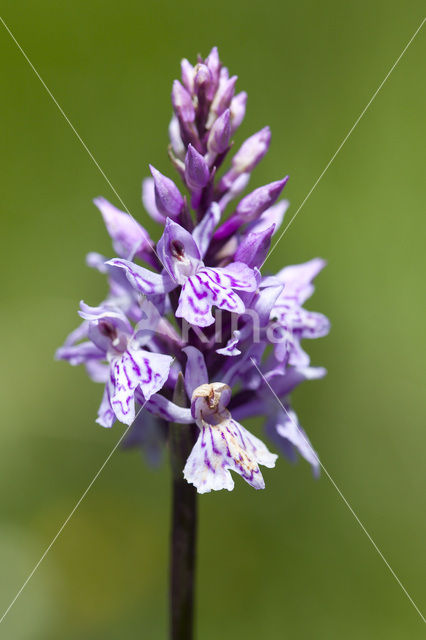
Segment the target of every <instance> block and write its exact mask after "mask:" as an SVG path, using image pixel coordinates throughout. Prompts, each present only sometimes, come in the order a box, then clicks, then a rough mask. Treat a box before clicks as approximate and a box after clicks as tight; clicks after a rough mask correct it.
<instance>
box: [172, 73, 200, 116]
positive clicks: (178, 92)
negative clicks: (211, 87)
mask: <svg viewBox="0 0 426 640" xmlns="http://www.w3.org/2000/svg"><path fill="white" fill-rule="evenodd" d="M172 104H173V109H174V110H175V113H176V115H177V117H178V118H179V120H180V121H181V122H184V123H190V122H194V120H195V109H194V105H193V104H192V100H191V96H190V95H189V93H188V91H187V90H186V89H185V88H184V87H183V86H182V85H181V83H180V82H179V80H175V81H174V82H173V88H172Z"/></svg>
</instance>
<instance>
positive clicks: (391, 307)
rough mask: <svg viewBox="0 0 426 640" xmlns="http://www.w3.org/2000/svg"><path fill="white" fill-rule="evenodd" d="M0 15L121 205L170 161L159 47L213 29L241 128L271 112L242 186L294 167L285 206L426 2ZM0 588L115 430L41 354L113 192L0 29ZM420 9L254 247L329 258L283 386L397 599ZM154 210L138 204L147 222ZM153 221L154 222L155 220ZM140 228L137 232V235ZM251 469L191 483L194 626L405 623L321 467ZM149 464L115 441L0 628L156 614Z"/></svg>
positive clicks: (128, 634) (156, 530)
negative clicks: (101, 205)
mask: <svg viewBox="0 0 426 640" xmlns="http://www.w3.org/2000/svg"><path fill="white" fill-rule="evenodd" d="M2 5H3V9H2V15H3V18H4V19H5V21H6V22H7V24H8V25H9V27H10V28H11V30H12V31H13V33H14V34H15V36H16V38H17V40H18V41H19V43H20V44H21V45H22V47H23V48H24V50H25V51H26V52H27V54H28V56H29V58H30V59H31V61H32V62H33V64H34V65H35V66H36V67H37V69H38V70H39V72H40V74H41V75H42V77H43V78H44V80H45V81H46V83H47V85H48V86H49V88H50V89H51V91H52V92H53V94H54V95H55V97H56V99H57V100H58V101H59V103H60V104H61V105H62V106H63V108H64V110H65V112H66V113H67V114H68V116H69V117H70V119H71V121H72V123H73V124H74V125H75V127H76V129H77V130H78V132H79V134H80V135H81V136H82V138H83V139H84V141H85V142H86V144H87V145H88V147H89V148H90V149H91V151H92V152H93V154H94V156H95V157H96V159H97V161H98V162H99V164H100V165H101V166H102V168H103V170H104V171H105V173H106V174H107V175H108V177H109V178H110V180H111V182H112V184H113V185H114V187H115V188H116V189H117V191H118V192H119V194H120V195H121V197H122V198H123V200H124V201H125V203H126V204H127V206H128V207H129V208H130V210H131V211H132V212H133V214H134V215H135V216H136V217H137V218H139V219H140V220H141V221H142V223H143V224H145V225H146V226H148V227H150V222H149V221H148V219H147V216H146V214H145V213H144V212H143V209H142V205H141V202H140V184H141V179H142V178H143V177H144V176H146V175H147V173H148V167H147V165H148V162H152V163H153V164H154V165H155V166H157V167H158V168H159V169H161V170H163V171H169V166H168V160H167V155H166V144H167V125H168V121H169V117H170V112H171V109H170V103H169V96H170V87H171V82H172V80H173V79H174V78H175V77H176V76H177V74H178V72H179V61H180V58H181V57H183V56H186V57H188V58H190V59H191V60H194V58H195V56H196V54H197V52H201V53H203V54H205V55H206V54H207V53H208V51H209V50H210V48H211V46H212V45H214V44H217V45H218V46H219V50H220V54H221V57H222V60H223V61H224V62H225V64H227V65H228V66H229V67H230V70H231V71H232V72H233V73H237V74H238V75H239V84H238V87H239V89H245V90H247V91H248V93H249V103H248V113H247V117H246V121H245V124H244V125H243V127H242V129H241V132H240V133H239V135H238V138H237V141H240V140H242V136H243V135H244V136H247V135H249V134H251V133H252V132H254V131H256V130H257V129H259V128H260V127H262V126H264V125H265V124H269V125H271V127H272V132H273V137H272V146H271V150H270V153H269V154H268V156H267V157H266V158H265V160H264V161H263V163H262V164H261V165H260V166H259V167H258V168H257V169H256V172H255V174H254V176H253V180H252V185H253V186H258V185H260V184H262V183H264V182H266V181H270V180H273V179H277V178H279V177H281V176H282V175H283V174H285V173H290V176H291V180H290V183H289V185H288V186H287V188H286V196H287V197H288V198H290V200H291V203H292V206H291V209H290V211H289V213H288V214H287V216H288V219H289V216H290V215H291V214H292V213H294V212H295V211H296V209H297V207H298V205H299V204H300V203H301V202H302V200H303V199H304V197H305V196H306V194H307V193H308V191H309V190H310V188H311V187H312V185H313V184H314V182H315V180H316V179H317V177H318V176H319V174H320V173H321V171H322V170H323V168H324V167H325V165H326V164H327V162H328V161H329V159H330V158H331V156H332V154H333V153H334V152H335V151H336V149H337V147H338V146H339V144H340V142H341V141H342V139H343V138H344V136H345V135H346V133H347V132H348V130H349V129H350V127H351V126H352V124H353V123H354V121H355V119H356V118H357V116H358V115H359V114H360V112H361V111H362V109H363V108H364V106H365V105H366V103H367V102H368V100H369V99H370V97H371V95H372V94H373V92H374V91H375V90H376V88H377V87H378V85H379V84H380V82H381V81H382V80H383V78H384V77H385V75H386V73H387V72H388V70H389V69H390V67H391V66H392V64H393V62H394V61H395V60H396V58H397V57H398V55H399V54H400V53H401V51H402V49H403V47H404V46H405V44H406V43H407V42H408V40H409V39H410V37H411V35H412V34H413V33H414V31H415V30H416V28H417V27H418V26H419V24H420V22H421V20H422V18H423V13H424V4H423V3H422V2H420V1H415V2H410V3H407V2H396V1H395V0H391V1H390V2H389V1H387V2H378V1H373V2H361V3H360V2H349V3H342V2H338V1H337V0H325V2H321V3H319V2H313V1H302V2H297V3H296V2H291V3H290V2H287V1H284V2H282V1H281V2H280V1H275V2H272V1H265V2H261V3H260V2H259V3H254V2H253V3H248V2H243V1H242V0H241V1H240V0H238V1H235V0H233V1H232V0H231V1H229V0H227V1H224V0H216V2H214V3H201V2H189V1H188V0H182V1H180V2H173V1H172V0H170V1H168V2H155V1H154V2H150V3H148V2H136V1H129V0H123V1H122V2H120V3H109V2H100V1H89V2H87V1H86V2H83V1H81V0H73V2H65V3H57V2H53V1H51V2H42V1H36V2H11V1H9V0H6V1H4V2H3V3H2ZM0 49H1V67H2V93H3V99H2V100H1V104H0V111H1V127H2V153H1V162H2V166H1V175H2V182H3V187H2V197H1V231H2V233H1V239H2V251H1V258H0V259H1V263H2V265H1V271H2V276H3V278H2V298H3V304H2V313H1V336H2V341H1V352H2V363H3V366H2V372H1V391H2V393H1V406H2V431H1V445H0V465H1V483H0V516H1V518H0V519H1V524H0V566H1V581H0V582H1V585H0V609H1V610H2V611H3V610H4V609H6V607H7V606H8V605H9V603H10V602H11V600H12V598H13V597H14V596H15V594H16V592H17V591H18V589H19V588H20V587H21V585H22V583H23V582H24V580H25V579H26V577H27V576H28V574H29V572H30V571H31V570H32V568H33V567H34V565H35V563H36V562H37V560H38V559H39V558H40V556H41V554H42V552H43V551H44V550H45V548H46V547H47V545H48V544H49V542H50V541H51V539H52V538H53V536H54V535H55V533H56V532H57V530H58V529H59V527H60V525H61V524H62V523H63V521H64V520H65V518H66V517H67V515H68V514H69V513H70V511H71V509H72V508H73V506H74V505H75V503H76V501H77V500H78V498H79V497H80V496H81V494H82V492H83V491H84V489H85V488H86V487H87V485H88V484H89V482H90V480H91V479H92V478H93V476H94V474H95V473H96V471H97V470H98V469H99V467H100V466H101V464H102V463H103V461H104V460H105V458H106V456H107V455H108V453H109V452H110V450H111V449H112V447H113V446H114V444H115V442H116V441H117V440H118V438H119V436H120V434H121V433H122V427H121V426H120V425H116V426H115V427H114V429H112V430H111V431H107V430H103V429H102V428H100V427H99V426H97V425H96V424H95V423H94V418H95V414H96V409H97V405H98V403H99V400H100V387H98V386H96V385H94V384H92V383H90V382H89V381H88V380H87V379H86V376H85V373H84V371H83V370H80V369H78V368H71V367H69V366H66V365H65V364H64V363H55V362H54V361H53V354H54V351H55V348H56V347H57V346H58V345H59V344H61V342H62V341H63V339H64V337H65V335H66V334H67V333H68V332H69V331H70V330H71V329H72V328H74V327H75V326H76V323H77V315H76V309H77V305H78V302H79V300H80V298H84V300H86V301H87V302H88V303H90V304H96V303H97V302H98V301H99V300H100V299H102V297H103V295H104V292H105V285H104V281H103V278H102V277H100V276H99V275H98V274H96V273H95V272H92V271H90V270H89V269H87V268H86V267H85V264H84V257H85V254H86V253H87V252H88V251H90V250H96V251H100V252H102V253H104V254H107V255H112V250H111V248H110V243H109V239H108V237H107V235H106V233H105V231H104V228H103V225H102V222H101V218H100V216H99V215H98V213H97V211H96V209H95V207H94V206H93V205H92V203H91V200H92V198H93V197H95V196H98V195H101V194H102V195H104V196H106V197H107V198H110V199H111V201H112V202H114V203H115V204H119V203H118V202H117V200H116V198H115V197H114V194H113V193H112V192H111V190H110V188H109V187H108V184H107V183H106V182H105V180H104V179H103V178H102V176H101V175H100V173H99V172H98V170H97V169H96V167H95V166H94V164H93V163H92V161H91V160H90V158H89V156H88V155H87V153H86V152H85V151H84V149H83V148H82V147H81V145H80V143H79V142H78V140H77V139H76V137H75V136H74V134H73V132H72V131H71V129H70V128H69V126H68V125H67V123H66V122H65V120H64V118H63V117H62V116H61V114H60V113H59V111H58V109H57V107H56V106H55V105H54V104H53V102H52V100H51V99H50V98H49V96H48V95H47V94H46V92H45V90H44V89H43V87H42V85H41V83H40V82H39V80H38V79H37V78H36V76H35V75H34V73H33V71H32V70H31V68H30V67H29V65H28V63H27V62H26V61H25V59H24V58H23V56H22V54H21V53H20V52H19V50H18V48H17V46H16V44H14V42H13V41H12V39H11V38H10V36H9V35H8V34H7V32H6V31H5V29H4V28H1V29H0ZM425 53H426V33H425V29H424V30H423V32H421V33H420V34H419V35H418V37H417V38H416V39H415V41H414V42H413V44H412V46H411V47H410V48H409V49H408V51H407V53H406V55H405V56H404V57H403V59H402V60H401V62H400V63H399V65H398V66H397V68H396V69H395V71H394V72H393V74H392V75H391V77H390V78H389V80H388V81H387V83H386V84H385V85H384V87H383V89H382V91H381V92H380V93H379V95H378V96H377V98H376V100H375V102H374V103H373V104H372V106H371V108H370V109H369V110H368V112H367V113H366V115H365V117H364V118H363V119H362V120H361V122H360V124H359V126H358V127H357V128H356V130H355V131H354V132H353V134H352V136H351V137H350V139H349V140H348V142H347V143H346V145H345V146H344V147H343V149H342V151H341V153H340V154H339V155H338V157H337V158H336V160H335V162H334V163H333V164H332V166H331V167H330V169H329V170H328V172H327V173H326V175H325V176H324V178H323V179H322V181H321V182H320V184H319V185H318V187H317V188H316V190H315V191H314V192H313V194H312V196H311V197H310V199H309V200H308V202H307V203H306V205H305V206H304V207H303V209H302V211H301V212H300V213H299V215H298V217H297V219H296V220H295V222H294V223H293V224H292V226H291V228H290V229H289V231H288V233H287V234H286V235H285V237H284V239H283V240H282V241H281V243H280V246H279V250H277V251H275V252H274V255H273V258H271V261H270V263H269V267H270V268H272V267H273V268H274V269H278V268H280V267H281V266H282V265H284V264H287V263H294V262H302V261H305V260H308V259H309V258H311V257H313V256H317V255H320V256H323V257H324V258H326V259H327V260H328V268H327V269H326V270H325V271H324V272H323V274H322V275H321V276H320V277H319V278H318V282H317V284H318V286H317V292H316V294H315V297H314V298H313V300H312V302H311V303H310V306H311V308H314V309H315V310H318V311H322V312H324V313H326V314H327V315H328V316H329V317H330V318H331V321H332V325H333V328H332V332H331V334H330V336H329V337H327V338H325V339H323V340H320V341H317V342H316V343H315V344H314V343H310V344H308V345H306V346H307V347H308V349H309V350H310V353H311V354H312V361H313V363H314V364H318V365H324V366H326V367H327V368H328V370H329V374H328V376H327V378H326V379H325V380H323V381H319V382H316V383H307V384H306V385H304V386H303V389H302V388H301V389H299V390H298V391H297V393H296V394H295V396H294V404H295V408H296V410H297V413H298V414H299V417H300V419H301V421H302V424H303V425H304V426H305V428H306V430H307V432H308V434H309V435H310V437H311V439H312V442H313V443H314V445H315V447H316V449H317V450H318V452H319V454H320V457H321V459H322V462H323V464H324V465H325V467H326V468H327V470H328V471H329V473H330V474H331V476H332V477H333V478H334V480H335V482H336V483H337V485H338V486H339V487H340V488H341V490H342V492H343V494H344V495H345V497H346V498H347V500H348V501H349V502H350V504H351V505H352V507H353V508H354V510H355V511H356V512H357V514H359V517H360V518H361V520H362V521H363V523H365V526H366V527H367V529H368V531H369V532H370V533H371V535H372V536H373V538H374V540H375V541H376V543H377V545H378V546H379V547H380V549H381V550H382V552H383V554H384V555H385V557H386V558H387V559H388V560H389V562H390V564H391V565H392V567H393V569H394V570H395V572H396V573H397V574H398V576H399V577H400V579H401V581H402V582H403V584H404V585H405V586H406V588H407V590H408V591H409V593H410V594H411V595H412V597H413V599H414V600H415V601H416V603H417V604H418V605H419V606H420V608H422V606H423V605H424V603H425V596H426V590H425V562H424V559H425V554H424V551H425V549H424V541H425V503H424V495H425V494H424V487H425V464H424V445H425V441H426V435H425V431H424V417H425V409H426V407H425V394H424V384H423V383H424V378H423V379H422V374H423V373H424V355H425V351H424V347H425V339H424V315H423V313H422V312H423V311H424V301H423V300H424V299H423V296H424V268H425V262H426V261H425V250H424V233H423V234H422V231H423V232H424V199H425V188H424V168H425V144H424V140H425V120H424V113H425V98H426V90H425V83H424V60H425ZM150 228H152V227H150ZM155 233H157V234H158V231H155ZM156 237H158V235H157V236H156ZM265 478H266V482H267V490H266V491H265V492H254V491H253V490H251V489H250V488H249V487H248V486H247V485H245V484H244V483H243V482H242V481H240V479H238V478H237V482H236V489H235V491H234V492H232V493H229V494H228V493H227V492H221V493H220V494H215V495H206V496H203V497H202V498H201V499H200V544H199V567H198V616H197V627H198V638H200V639H202V640H213V639H214V638H217V637H221V638H226V639H231V638H234V639H235V638H245V639H246V640H249V639H250V640H251V639H255V638H297V639H305V638H321V639H323V638H324V639H326V640H328V639H333V640H334V639H341V638H345V639H348V640H350V639H357V640H358V639H359V638H363V639H364V638H366V639H370V638H371V639H373V638H374V639H375V640H376V639H379V638H386V640H393V639H404V640H405V639H408V638H410V639H411V638H415V639H416V638H423V637H424V636H423V634H424V627H423V623H422V621H421V618H420V616H419V615H418V614H417V613H416V611H415V609H414V608H413V607H412V605H411V604H410V602H409V601H408V599H407V597H406V596H405V595H404V593H403V592H402V590H401V588H400V587H399V586H398V584H397V583H396V581H395V580H394V578H393V577H392V575H391V574H390V572H389V570H388V568H387V567H386V566H385V564H384V562H383V561H382V560H381V559H380V557H379V556H378V554H377V553H376V551H375V550H374V548H373V547H372V545H371V543H370V542H369V540H368V539H367V537H366V535H365V534H364V533H363V532H362V530H361V529H360V527H359V525H358V524H357V522H356V521H355V519H354V517H353V515H351V513H350V511H349V510H348V508H347V507H346V506H345V504H344V502H343V501H342V498H341V497H340V496H339V494H338V492H337V491H336V489H335V488H334V487H333V486H332V485H331V484H330V482H329V481H328V480H327V478H326V477H325V475H324V474H323V475H322V478H321V479H320V480H319V481H318V482H315V481H314V480H313V479H312V477H311V473H310V470H309V468H308V465H307V464H306V463H304V462H301V463H299V464H298V465H297V466H296V467H292V466H291V465H289V464H287V463H286V462H285V461H284V460H281V461H280V462H279V464H278V467H277V468H276V470H274V471H269V470H266V471H265ZM169 480H170V478H169V471H168V468H167V465H166V464H164V465H163V466H162V468H161V469H159V470H157V471H152V470H150V469H149V468H148V467H147V466H145V464H144V462H143V461H142V458H141V455H140V453H139V452H138V451H133V452H130V453H123V452H120V453H119V452H117V453H116V454H115V455H114V456H113V458H112V459H111V461H110V462H109V464H108V465H107V467H106V468H105V470H104V471H103V473H102V475H101V476H100V477H99V479H98V480H97V482H96V484H95V485H94V486H93V488H92V490H91V491H90V493H89V495H88V496H87V498H86V499H85V500H84V502H83V503H82V504H81V506H80V507H79V509H78V511H77V512H76V513H75V515H74V516H73V517H72V519H71V521H70V522H69V524H68V525H67V526H66V528H65V529H64V531H63V533H62V535H61V536H60V538H59V539H58V541H57V542H56V544H55V545H54V547H53V548H52V549H51V551H50V552H49V554H48V555H47V557H46V559H45V560H44V562H43V563H42V564H41V566H40V568H39V569H38V570H37V572H36V573H35V575H34V576H33V577H32V579H31V580H30V582H29V584H28V585H27V587H26V588H25V590H24V592H23V593H22V595H21V596H20V597H19V599H18V600H17V601H16V603H15V605H14V607H13V608H12V609H11V611H10V613H9V614H8V616H7V617H6V618H5V620H4V622H3V623H2V624H1V626H0V636H1V637H2V638H7V639H8V640H27V639H31V640H39V639H40V640H53V639H55V640H56V638H59V637H60V638H63V639H65V640H68V639H71V638H72V639H75V638H83V639H85V640H98V639H100V638H102V640H110V639H113V638H114V639H116V638H120V639H121V638H125V639H133V638H147V639H157V638H158V639H161V638H165V637H166V630H167V599H166V591H167V562H168V536H169V528H168V527H169V503H170V486H169V484H170V483H169Z"/></svg>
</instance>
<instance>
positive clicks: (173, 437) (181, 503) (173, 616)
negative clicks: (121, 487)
mask: <svg viewBox="0 0 426 640" xmlns="http://www.w3.org/2000/svg"><path fill="white" fill-rule="evenodd" d="M173 402H175V403H176V404H177V405H179V406H181V407H184V406H186V405H187V402H186V393H185V387H184V380H183V376H182V374H181V373H180V374H179V377H178V380H177V382H176V387H175V391H174V395H173ZM197 435H198V434H197V431H196V427H195V425H182V424H175V423H172V424H170V461H171V466H172V530H171V546H170V639H171V640H193V637H194V592H195V560H196V539H197V492H196V489H195V487H193V486H192V485H190V484H188V483H187V482H186V480H185V479H184V477H183V473H182V472H183V468H184V466H185V463H186V460H187V458H188V456H189V454H190V453H191V450H192V447H193V446H194V443H195V439H196V437H197Z"/></svg>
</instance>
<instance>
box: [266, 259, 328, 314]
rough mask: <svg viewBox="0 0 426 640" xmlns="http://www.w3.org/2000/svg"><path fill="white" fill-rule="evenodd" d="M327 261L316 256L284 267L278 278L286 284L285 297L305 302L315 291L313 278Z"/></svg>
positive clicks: (301, 302)
mask: <svg viewBox="0 0 426 640" xmlns="http://www.w3.org/2000/svg"><path fill="white" fill-rule="evenodd" d="M325 265H326V262H325V260H322V259H321V258H314V259H313V260H309V262H305V263H304V264H297V265H291V266H289V267H284V269H281V271H279V272H278V273H277V278H279V279H280V280H281V282H283V283H284V285H285V290H284V293H283V295H284V297H285V299H286V300H294V301H295V302H296V303H297V304H303V303H304V302H305V301H306V300H307V299H308V298H309V297H310V296H311V295H312V293H313V291H314V286H313V284H312V280H313V279H314V278H315V276H317V275H318V274H319V272H320V271H321V270H322V269H323V268H324V267H325Z"/></svg>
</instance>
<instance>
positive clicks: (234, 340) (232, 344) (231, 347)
mask: <svg viewBox="0 0 426 640" xmlns="http://www.w3.org/2000/svg"><path fill="white" fill-rule="evenodd" d="M239 341H240V331H238V330H236V331H233V333H232V336H231V338H229V340H228V342H227V343H226V346H225V347H222V349H216V353H219V354H220V355H222V356H239V355H240V354H241V351H240V350H239V349H237V344H238V342H239Z"/></svg>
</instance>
